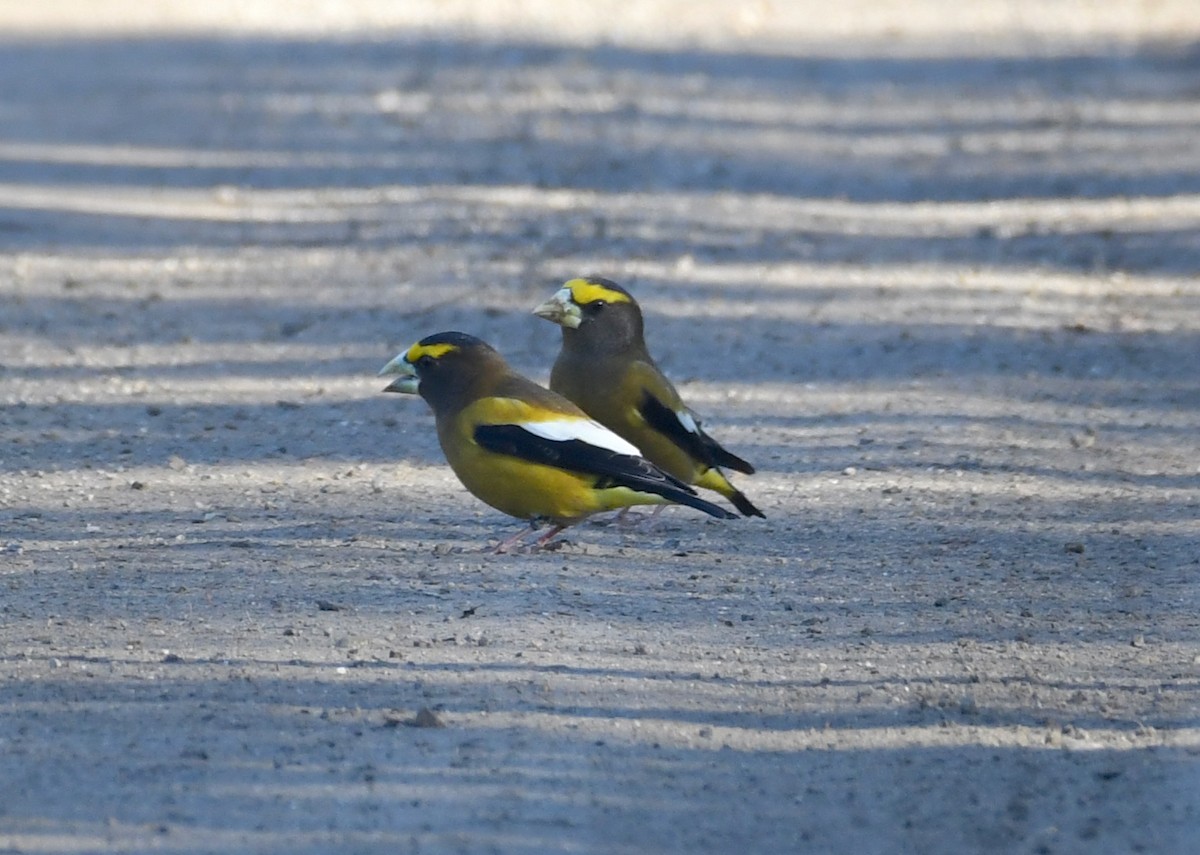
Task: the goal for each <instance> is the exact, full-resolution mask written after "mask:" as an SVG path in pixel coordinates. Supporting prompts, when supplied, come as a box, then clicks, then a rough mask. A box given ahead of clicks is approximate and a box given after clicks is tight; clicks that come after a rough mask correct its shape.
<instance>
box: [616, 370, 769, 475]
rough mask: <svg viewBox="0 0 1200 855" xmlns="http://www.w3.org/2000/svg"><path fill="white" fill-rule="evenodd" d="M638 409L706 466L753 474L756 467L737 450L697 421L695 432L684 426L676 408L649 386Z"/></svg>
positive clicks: (669, 437) (656, 427) (652, 425)
mask: <svg viewBox="0 0 1200 855" xmlns="http://www.w3.org/2000/svg"><path fill="white" fill-rule="evenodd" d="M638 412H640V413H641V414H642V418H644V419H645V420H646V424H648V425H650V427H652V428H654V429H655V430H656V431H658V432H659V433H661V434H663V435H664V436H666V437H667V439H669V440H671V442H673V443H675V444H676V445H677V446H679V447H680V448H681V449H683V450H684V451H685V452H686V453H687V454H688V455H689V456H691V457H692V458H693V459H695V460H699V461H700V462H701V463H703V464H705V465H707V466H724V467H727V468H729V469H733V470H735V471H737V472H744V473H746V474H747V475H753V474H754V467H753V466H751V465H750V464H749V463H747V462H746V461H745V460H742V458H740V457H738V456H737V455H736V454H731V453H729V452H728V451H726V450H725V449H724V448H722V447H721V445H720V444H719V443H718V442H717V441H716V440H715V439H713V438H712V437H711V436H709V435H708V434H706V433H705V432H704V431H703V430H701V429H700V423H699V422H696V432H695V433H692V432H691V431H690V430H688V429H687V428H686V427H684V426H683V422H681V421H680V420H679V416H677V415H676V414H675V411H674V410H672V409H671V408H670V407H668V406H667V405H666V404H664V403H663V402H662V401H660V400H658V398H656V397H654V395H652V394H651V393H650V391H649V390H644V391H643V392H642V403H641V404H640V405H639V406H638Z"/></svg>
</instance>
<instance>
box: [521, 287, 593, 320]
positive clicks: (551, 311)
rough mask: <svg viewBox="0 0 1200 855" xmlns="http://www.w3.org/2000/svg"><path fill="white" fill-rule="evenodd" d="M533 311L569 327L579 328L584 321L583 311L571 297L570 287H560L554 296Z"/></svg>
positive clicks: (541, 316)
mask: <svg viewBox="0 0 1200 855" xmlns="http://www.w3.org/2000/svg"><path fill="white" fill-rule="evenodd" d="M533 313H534V314H535V315H537V316H538V317H539V318H545V319H546V320H548V321H553V322H554V323H556V324H558V325H559V326H562V327H567V328H568V329H573V330H576V329H579V325H580V324H581V323H583V312H582V310H580V308H579V305H578V304H577V303H576V302H575V301H574V300H572V299H571V289H569V288H560V289H559V290H558V291H557V292H555V294H554V296H553V297H551V298H550V299H549V300H547V301H546V302H544V303H542V304H541V305H540V306H538V307H537V308H536V309H534V310H533Z"/></svg>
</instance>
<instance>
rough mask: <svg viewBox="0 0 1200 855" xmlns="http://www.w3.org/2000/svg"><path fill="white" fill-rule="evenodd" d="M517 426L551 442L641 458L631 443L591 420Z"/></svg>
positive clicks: (568, 420) (565, 420) (530, 423)
mask: <svg viewBox="0 0 1200 855" xmlns="http://www.w3.org/2000/svg"><path fill="white" fill-rule="evenodd" d="M517 426H518V427H520V428H522V429H523V430H527V431H529V432H530V433H531V434H533V435H534V436H540V437H541V438H542V439H549V440H551V441H553V442H570V441H571V440H573V439H578V440H582V441H583V442H586V443H588V444H589V445H596V446H599V447H600V448H607V449H608V450H609V451H615V452H616V453H617V454H630V455H633V456H634V457H641V456H642V452H641V451H639V450H638V448H637V446H636V445H634V444H633V443H630V442H626V441H625V440H623V439H622V438H621V437H619V436H617V435H616V434H615V433H613V432H612V431H611V430H609V429H608V428H606V427H605V426H604V425H602V424H600V423H599V422H594V421H592V420H591V419H552V420H550V421H544V422H518V423H517Z"/></svg>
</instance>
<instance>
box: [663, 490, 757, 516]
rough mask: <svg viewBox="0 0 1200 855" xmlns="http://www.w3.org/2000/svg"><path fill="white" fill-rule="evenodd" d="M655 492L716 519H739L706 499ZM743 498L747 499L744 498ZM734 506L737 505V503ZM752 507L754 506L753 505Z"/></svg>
mask: <svg viewBox="0 0 1200 855" xmlns="http://www.w3.org/2000/svg"><path fill="white" fill-rule="evenodd" d="M655 492H659V495H661V496H664V497H666V498H668V499H670V500H671V501H672V502H678V503H679V504H681V505H687V506H688V507H689V508H695V509H696V510H698V511H704V513H706V514H708V515H709V516H710V517H716V518H717V519H719V520H736V519H737V518H738V515H737V514H732V513H730V512H729V511H727V510H725V509H724V508H723V507H721V506H720V505H714V504H713V503H712V502H710V501H707V500H706V499H701V498H700V497H699V496H692V495H690V494H688V493H684V492H683V491H682V490H681V491H679V492H674V491H672V492H671V493H670V494H667V493H666V492H660V491H655ZM743 498H745V497H744V496H743ZM734 504H737V503H736V502H735V503H734ZM746 504H748V505H749V504H750V503H749V502H747V503H746ZM751 507H754V506H753V505H751ZM738 510H741V508H738ZM742 513H745V511H742ZM759 516H760V517H761V516H762V514H759Z"/></svg>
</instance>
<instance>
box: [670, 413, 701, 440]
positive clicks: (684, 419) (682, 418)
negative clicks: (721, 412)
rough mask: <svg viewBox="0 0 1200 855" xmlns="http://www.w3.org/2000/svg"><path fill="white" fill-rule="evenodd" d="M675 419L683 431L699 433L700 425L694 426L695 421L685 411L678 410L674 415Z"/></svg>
mask: <svg viewBox="0 0 1200 855" xmlns="http://www.w3.org/2000/svg"><path fill="white" fill-rule="evenodd" d="M675 418H677V419H679V423H680V424H681V425H683V428H684V430H686V431H687V432H688V433H692V434H696V433H700V425H698V424H696V419H695V418H693V417H692V414H691V413H690V412H688V411H687V410H678V411H677V412H676V413H675Z"/></svg>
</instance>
